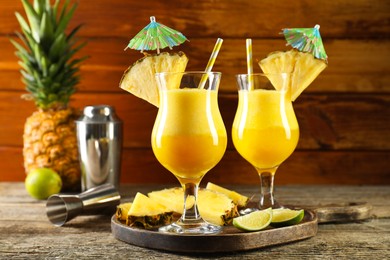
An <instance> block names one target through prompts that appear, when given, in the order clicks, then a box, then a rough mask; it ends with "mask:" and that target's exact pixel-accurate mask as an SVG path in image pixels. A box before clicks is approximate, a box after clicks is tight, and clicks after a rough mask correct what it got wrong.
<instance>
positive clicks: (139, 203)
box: [126, 192, 173, 228]
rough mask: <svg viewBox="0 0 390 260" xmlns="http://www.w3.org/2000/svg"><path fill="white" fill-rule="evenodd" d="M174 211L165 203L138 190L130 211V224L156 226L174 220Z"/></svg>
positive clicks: (146, 226)
mask: <svg viewBox="0 0 390 260" xmlns="http://www.w3.org/2000/svg"><path fill="white" fill-rule="evenodd" d="M172 215H173V212H172V211H170V210H169V209H167V207H165V206H164V205H162V204H160V203H158V202H156V201H154V200H152V199H150V198H149V197H147V196H145V195H144V194H142V193H140V192H137V194H136V195H135V198H134V200H133V203H132V205H131V207H130V209H129V211H128V216H127V220H126V224H127V225H128V226H136V227H144V228H154V227H158V226H162V225H167V224H169V223H171V222H172Z"/></svg>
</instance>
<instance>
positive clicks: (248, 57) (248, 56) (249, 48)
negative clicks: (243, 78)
mask: <svg viewBox="0 0 390 260" xmlns="http://www.w3.org/2000/svg"><path fill="white" fill-rule="evenodd" d="M246 63H247V70H248V90H252V89H253V76H252V74H253V65H252V39H246Z"/></svg>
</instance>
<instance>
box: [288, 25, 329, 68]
mask: <svg viewBox="0 0 390 260" xmlns="http://www.w3.org/2000/svg"><path fill="white" fill-rule="evenodd" d="M283 34H284V37H285V38H286V41H287V45H291V46H292V47H293V48H295V49H297V50H299V51H302V52H309V53H312V54H313V55H314V57H316V58H317V59H322V60H325V61H327V59H328V55H326V52H325V48H324V45H323V44H322V39H321V35H320V26H319V25H318V24H317V25H316V26H314V28H290V29H283Z"/></svg>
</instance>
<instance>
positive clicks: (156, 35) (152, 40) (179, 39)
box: [125, 16, 187, 53]
mask: <svg viewBox="0 0 390 260" xmlns="http://www.w3.org/2000/svg"><path fill="white" fill-rule="evenodd" d="M186 40H187V38H186V37H185V36H184V35H183V34H182V33H181V32H178V31H176V30H174V29H172V28H169V27H168V26H165V25H163V24H160V23H158V22H156V18H155V17H154V16H151V17H150V24H148V25H147V26H146V27H145V28H143V29H142V30H141V31H140V32H139V33H138V34H137V35H136V36H134V38H133V39H131V40H130V42H129V44H128V45H127V47H126V48H125V49H127V48H130V49H134V50H139V51H141V52H143V51H148V50H157V53H160V49H164V48H165V47H169V48H170V49H172V47H173V46H177V45H179V44H181V43H183V42H184V41H186Z"/></svg>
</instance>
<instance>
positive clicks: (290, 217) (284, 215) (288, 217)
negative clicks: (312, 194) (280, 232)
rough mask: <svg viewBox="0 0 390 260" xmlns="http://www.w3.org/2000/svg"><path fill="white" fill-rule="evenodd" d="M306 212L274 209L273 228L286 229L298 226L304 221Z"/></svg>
mask: <svg viewBox="0 0 390 260" xmlns="http://www.w3.org/2000/svg"><path fill="white" fill-rule="evenodd" d="M304 215H305V211H304V210H303V209H301V210H292V209H274V210H272V221H271V226H273V227H285V226H291V225H295V224H298V223H299V222H301V221H302V219H303V216H304Z"/></svg>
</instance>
